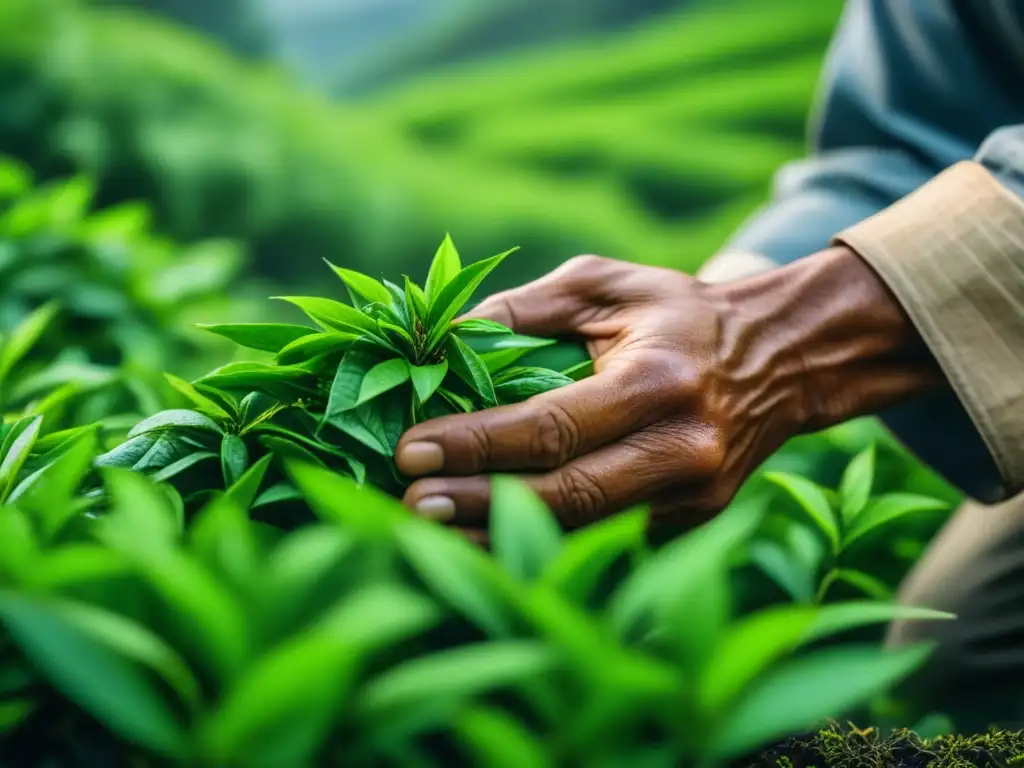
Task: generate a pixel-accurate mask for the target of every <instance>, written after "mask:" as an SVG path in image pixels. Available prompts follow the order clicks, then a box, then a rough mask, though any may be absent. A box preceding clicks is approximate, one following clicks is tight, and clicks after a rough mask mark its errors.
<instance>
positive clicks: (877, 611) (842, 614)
mask: <svg viewBox="0 0 1024 768" xmlns="http://www.w3.org/2000/svg"><path fill="white" fill-rule="evenodd" d="M955 618H956V616H955V615H954V614H952V613H947V612H946V611H936V610H934V609H932V608H920V607H918V606H914V605H901V604H899V603H882V602H875V601H849V602H844V603H833V604H832V605H825V606H822V607H821V608H819V609H818V611H817V614H816V616H815V617H814V621H813V622H812V624H811V625H810V627H809V628H808V630H807V632H806V633H805V634H804V635H803V637H802V638H801V643H804V644H806V643H810V642H814V641H816V640H821V639H822V638H825V637H830V636H832V635H836V634H839V633H840V632H846V631H849V630H851V629H858V628H860V627H866V626H869V625H871V624H886V623H889V622H892V621H944V620H948V619H955Z"/></svg>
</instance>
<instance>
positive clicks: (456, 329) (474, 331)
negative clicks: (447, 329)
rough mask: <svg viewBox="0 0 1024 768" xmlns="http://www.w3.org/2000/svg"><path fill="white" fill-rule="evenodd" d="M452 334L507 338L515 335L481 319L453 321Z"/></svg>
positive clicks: (490, 321)
mask: <svg viewBox="0 0 1024 768" xmlns="http://www.w3.org/2000/svg"><path fill="white" fill-rule="evenodd" d="M451 330H452V333H457V334H459V335H461V336H509V335H515V331H513V330H512V329H511V328H509V327H508V326H505V325H502V324H501V323H496V322H494V321H493V320H487V319H485V318H482V317H465V318H462V319H460V320H455V321H453V322H452V325H451Z"/></svg>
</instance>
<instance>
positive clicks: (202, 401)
mask: <svg viewBox="0 0 1024 768" xmlns="http://www.w3.org/2000/svg"><path fill="white" fill-rule="evenodd" d="M164 378H165V379H167V382H168V383H169V384H170V385H171V386H172V387H174V388H175V389H176V390H177V391H178V392H179V393H181V394H182V395H184V396H185V397H186V398H188V400H189V401H190V402H191V403H192V405H193V406H195V409H196V410H198V411H200V412H202V413H205V414H206V415H207V416H212V417H213V418H215V419H222V420H224V421H227V420H228V419H230V418H231V414H230V413H228V411H227V410H226V409H225V408H224V407H223V406H222V405H220V404H219V403H217V402H216V401H214V400H212V399H211V398H209V397H207V396H206V395H204V394H203V393H201V392H200V391H199V390H198V389H196V388H195V387H194V386H192V385H191V384H189V383H188V382H187V381H185V380H184V379H179V378H178V377H177V376H174V375H172V374H170V373H165V374H164Z"/></svg>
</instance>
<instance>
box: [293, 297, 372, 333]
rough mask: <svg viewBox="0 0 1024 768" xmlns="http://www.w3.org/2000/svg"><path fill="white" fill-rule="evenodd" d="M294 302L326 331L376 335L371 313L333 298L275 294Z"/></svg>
mask: <svg viewBox="0 0 1024 768" xmlns="http://www.w3.org/2000/svg"><path fill="white" fill-rule="evenodd" d="M274 298H276V299H279V300H281V301H287V302H289V303H290V304H294V305H295V306H297V307H298V308H299V309H301V310H302V311H303V312H305V313H306V315H307V316H308V317H309V319H310V320H312V321H313V322H314V323H316V324H317V325H319V326H320V327H321V328H323V329H324V330H325V331H341V332H342V333H355V334H358V335H360V336H361V335H364V334H371V335H376V333H377V325H376V323H375V322H374V321H373V318H371V317H370V316H369V315H365V314H363V313H362V312H360V311H359V310H358V309H355V308H354V307H350V306H348V305H347V304H342V303H341V302H340V301H334V300H332V299H322V298H319V297H313V296H275V297H274Z"/></svg>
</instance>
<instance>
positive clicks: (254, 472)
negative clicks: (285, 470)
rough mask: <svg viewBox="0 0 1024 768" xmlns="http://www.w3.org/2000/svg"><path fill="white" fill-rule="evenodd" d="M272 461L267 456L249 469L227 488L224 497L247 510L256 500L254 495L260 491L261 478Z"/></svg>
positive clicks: (270, 457) (270, 456) (271, 457)
mask: <svg viewBox="0 0 1024 768" xmlns="http://www.w3.org/2000/svg"><path fill="white" fill-rule="evenodd" d="M273 459H274V457H273V456H272V455H270V454H268V455H266V456H264V457H263V458H261V459H260V460H259V461H257V462H256V463H255V464H253V465H252V466H251V467H249V469H248V470H246V472H245V473H244V474H242V475H241V476H240V477H239V478H238V480H236V481H235V482H234V483H232V484H231V485H230V486H229V487H228V489H227V491H226V492H225V493H224V497H225V498H226V499H230V500H231V501H233V502H234V503H235V504H237V505H238V506H239V508H241V509H244V510H248V509H249V508H250V507H251V506H252V504H253V502H254V501H255V500H256V494H257V493H259V490H260V483H262V482H263V476H264V475H265V474H266V472H267V467H269V466H270V462H271V461H273Z"/></svg>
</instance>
